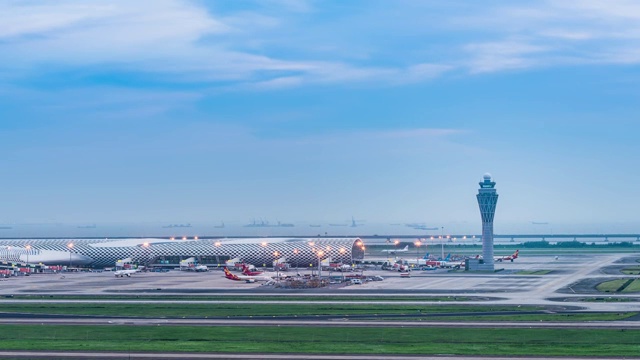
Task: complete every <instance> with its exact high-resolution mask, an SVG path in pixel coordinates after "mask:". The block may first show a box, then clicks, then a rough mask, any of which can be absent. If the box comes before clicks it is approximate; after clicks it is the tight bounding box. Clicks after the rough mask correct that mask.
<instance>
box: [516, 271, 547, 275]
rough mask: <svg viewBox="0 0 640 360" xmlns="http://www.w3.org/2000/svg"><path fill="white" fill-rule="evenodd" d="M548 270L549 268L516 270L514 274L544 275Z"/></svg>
mask: <svg viewBox="0 0 640 360" xmlns="http://www.w3.org/2000/svg"><path fill="white" fill-rule="evenodd" d="M550 272H551V270H529V271H527V270H522V271H518V272H517V273H516V275H546V274H548V273H550Z"/></svg>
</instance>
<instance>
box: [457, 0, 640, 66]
mask: <svg viewBox="0 0 640 360" xmlns="http://www.w3.org/2000/svg"><path fill="white" fill-rule="evenodd" d="M454 19H455V16H454ZM463 19H464V21H463V20H460V19H458V20H457V21H455V24H457V26H460V27H463V28H467V29H470V30H471V29H474V28H475V29H477V30H478V31H479V32H480V34H481V35H483V34H484V36H485V37H486V38H490V39H491V40H489V41H476V42H471V43H468V44H466V45H464V47H463V49H464V50H465V51H466V52H467V53H468V54H469V55H470V59H469V61H467V64H468V67H469V69H470V71H471V72H473V73H480V72H489V71H502V70H512V69H526V68H530V67H540V66H544V67H548V66H556V65H560V66H564V65H570V64H595V63H600V64H603V63H604V64H607V63H608V64H616V63H627V64H628V63H637V62H640V59H639V58H638V57H637V56H636V54H635V51H634V49H637V48H638V46H640V22H638V20H639V19H640V4H639V3H637V2H635V1H627V0H611V1H606V2H602V1H593V0H586V1H571V0H569V1H565V0H562V1H559V0H548V1H538V2H533V3H531V2H530V3H527V4H526V5H513V4H512V3H509V4H508V5H504V6H497V7H494V8H486V9H484V10H483V11H480V12H478V13H477V14H476V15H474V16H472V17H469V16H467V17H464V18H463Z"/></svg>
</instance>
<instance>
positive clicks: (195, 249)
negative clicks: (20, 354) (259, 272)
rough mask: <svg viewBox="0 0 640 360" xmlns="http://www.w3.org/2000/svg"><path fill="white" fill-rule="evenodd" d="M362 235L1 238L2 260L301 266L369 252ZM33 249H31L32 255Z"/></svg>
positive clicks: (98, 264)
mask: <svg viewBox="0 0 640 360" xmlns="http://www.w3.org/2000/svg"><path fill="white" fill-rule="evenodd" d="M363 247H364V244H363V243H362V240H360V239H359V238H322V239H319V238H235V239H189V240H179V239H175V240H173V239H167V238H128V239H31V240H29V239H1V240H0V261H8V262H14V263H15V262H22V263H24V262H26V261H27V256H29V258H28V261H29V262H30V263H32V264H38V263H42V264H45V265H69V264H72V265H83V266H92V267H104V266H114V264H115V263H116V261H118V260H119V259H125V258H131V259H132V261H133V262H136V263H139V264H167V265H169V264H173V265H178V264H179V262H180V260H183V259H186V258H189V257H194V258H195V259H197V260H198V263H199V264H203V265H206V264H211V265H213V264H224V263H225V261H226V260H229V259H235V258H237V259H241V260H242V261H243V262H245V263H247V264H253V265H256V266H263V264H267V265H271V264H272V263H273V260H275V259H280V258H283V257H284V258H286V260H287V261H288V262H289V263H290V264H292V265H296V266H298V265H299V266H300V267H309V265H310V264H311V265H313V266H317V264H318V259H319V256H318V253H320V254H321V256H320V260H323V259H326V258H331V259H333V260H336V261H341V262H343V263H345V264H350V263H353V262H355V261H361V260H362V259H363V258H364V250H363ZM27 254H28V255H27Z"/></svg>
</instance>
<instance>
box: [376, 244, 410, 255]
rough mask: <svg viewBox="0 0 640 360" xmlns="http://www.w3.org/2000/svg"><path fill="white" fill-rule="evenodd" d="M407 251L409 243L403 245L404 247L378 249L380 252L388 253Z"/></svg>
mask: <svg viewBox="0 0 640 360" xmlns="http://www.w3.org/2000/svg"><path fill="white" fill-rule="evenodd" d="M407 251H409V245H407V246H405V247H404V249H400V250H398V249H385V250H380V252H383V253H389V254H395V253H400V252H407Z"/></svg>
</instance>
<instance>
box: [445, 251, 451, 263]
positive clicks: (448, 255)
mask: <svg viewBox="0 0 640 360" xmlns="http://www.w3.org/2000/svg"><path fill="white" fill-rule="evenodd" d="M449 260H451V253H449V254H447V257H446V258H444V261H449Z"/></svg>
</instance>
